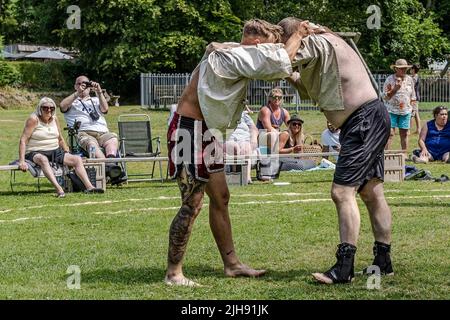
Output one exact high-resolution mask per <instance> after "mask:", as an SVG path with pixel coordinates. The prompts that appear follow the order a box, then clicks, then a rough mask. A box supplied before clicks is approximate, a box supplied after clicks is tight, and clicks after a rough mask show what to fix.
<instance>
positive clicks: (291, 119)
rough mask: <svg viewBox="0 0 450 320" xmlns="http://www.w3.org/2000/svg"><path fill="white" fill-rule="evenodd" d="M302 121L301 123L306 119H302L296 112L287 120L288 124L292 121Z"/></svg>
mask: <svg viewBox="0 0 450 320" xmlns="http://www.w3.org/2000/svg"><path fill="white" fill-rule="evenodd" d="M294 121H295V122H300V123H302V124H303V123H304V122H305V121H303V120H302V119H300V117H299V116H298V115H296V114H294V115H293V116H292V117H291V118H290V119H289V121H288V122H287V124H288V125H289V124H290V123H291V122H294Z"/></svg>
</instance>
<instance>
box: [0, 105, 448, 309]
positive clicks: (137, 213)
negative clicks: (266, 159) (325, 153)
mask: <svg viewBox="0 0 450 320" xmlns="http://www.w3.org/2000/svg"><path fill="white" fill-rule="evenodd" d="M30 112H31V110H26V111H23V110H22V111H19V110H14V111H0V164H1V165H4V164H7V163H9V162H10V161H12V160H14V159H17V157H18V141H19V137H20V134H21V132H22V129H23V125H24V121H25V119H26V117H27V116H28V114H29V113H30ZM120 113H148V114H150V116H151V119H152V126H153V133H154V135H159V136H161V137H162V142H163V143H162V144H163V150H164V151H163V153H164V154H165V153H166V151H165V150H166V147H165V142H166V139H165V133H166V126H167V124H166V119H167V116H168V114H167V111H145V110H142V109H141V108H140V107H138V106H129V107H120V108H112V109H111V112H110V113H109V114H108V117H107V118H108V119H107V120H108V122H109V124H110V129H112V130H113V131H116V132H117V117H118V115H119V114H120ZM59 116H61V115H60V114H59ZM301 116H302V118H304V119H305V129H306V131H307V132H309V133H315V134H316V135H315V136H316V137H317V138H319V136H318V135H317V134H318V133H320V132H321V131H322V130H323V129H324V128H325V119H324V117H323V115H321V114H320V113H319V112H314V111H309V112H302V113H301ZM422 118H423V120H424V121H425V120H428V119H430V115H429V114H422ZM61 120H62V123H64V120H63V119H62V117H61ZM411 140H412V141H411V149H412V148H413V147H415V145H416V140H417V135H412V136H411ZM398 146H399V141H398V136H397V137H396V141H395V148H398ZM419 167H421V168H425V167H426V168H427V169H429V170H430V171H431V172H432V174H433V175H434V176H440V175H441V174H447V175H448V174H450V165H445V164H441V163H437V164H430V165H427V166H424V165H422V166H419ZM146 169H148V164H147V165H146V164H135V165H134V167H133V166H132V167H131V170H134V171H138V170H139V171H142V170H146ZM253 175H254V174H253ZM332 177H333V172H332V171H321V172H305V173H284V172H283V173H282V174H281V176H280V179H279V181H285V182H290V184H289V185H283V186H277V185H273V184H267V183H261V182H255V183H254V184H252V185H249V186H245V187H238V186H232V187H231V188H230V190H231V200H230V214H231V219H232V226H233V235H234V241H235V245H236V248H237V252H238V254H239V256H240V258H241V260H242V261H243V262H245V263H247V264H249V265H251V266H253V267H256V268H264V269H267V270H268V273H267V275H266V276H265V277H262V278H260V279H247V278H238V279H230V278H226V277H224V275H223V272H222V268H223V266H222V262H221V259H220V256H219V253H218V251H217V248H216V245H215V242H214V239H213V237H212V234H211V232H210V228H209V223H208V200H207V199H206V201H205V205H204V209H203V211H202V212H201V214H200V216H199V218H198V219H197V221H196V224H195V226H194V230H193V232H192V236H191V239H190V242H189V245H188V251H187V255H186V257H185V268H184V270H185V274H186V275H187V276H189V277H192V278H193V279H194V280H196V281H198V282H199V283H201V284H202V285H203V287H201V288H180V287H169V286H166V285H165V284H164V283H163V281H162V280H163V277H164V272H165V268H166V259H167V246H168V229H169V226H170V223H171V221H172V219H173V217H174V215H175V213H176V211H177V208H178V206H179V204H180V201H179V191H178V188H177V185H176V183H174V182H164V183H160V182H152V183H130V184H128V185H124V186H122V187H118V188H117V187H113V188H108V190H107V192H106V193H105V194H103V195H85V194H77V193H72V194H68V195H67V197H66V198H65V199H56V198H54V197H53V193H54V191H53V189H52V187H51V186H50V184H48V183H47V182H44V185H43V188H42V191H41V192H39V193H38V192H37V190H36V181H35V179H33V178H32V177H31V175H30V174H28V173H19V174H18V179H17V180H18V181H17V183H16V184H15V186H14V187H15V188H14V189H15V191H16V192H14V193H11V191H10V187H9V172H5V171H3V172H0V298H1V299H275V300H279V299H449V298H450V282H449V280H448V273H449V270H450V269H449V268H450V251H449V247H450V240H449V239H450V237H449V234H450V182H447V183H438V182H411V181H407V182H403V183H387V184H386V185H385V188H386V196H387V199H388V202H389V204H390V206H391V209H392V213H393V246H392V256H393V262H394V268H395V272H396V275H395V276H394V277H389V278H382V280H381V288H380V289H379V290H376V289H375V290H369V289H367V278H366V277H363V276H357V278H356V280H355V281H354V282H353V283H352V284H350V285H338V286H331V287H330V286H321V285H317V284H315V283H314V282H313V281H312V280H311V276H310V274H311V273H312V272H315V271H325V270H326V269H327V268H328V267H330V266H331V265H332V264H333V263H334V262H335V258H334V253H335V247H336V245H337V244H338V242H339V238H338V225H337V215H336V212H335V208H334V205H333V203H332V201H331V199H330V195H329V190H330V186H331V181H332ZM358 202H359V204H360V205H361V206H360V208H361V217H362V221H361V233H360V241H359V244H358V251H357V256H356V269H357V270H361V269H362V268H363V267H365V266H367V265H369V264H370V263H371V261H372V243H373V238H372V235H371V228H370V223H369V219H368V214H367V211H366V210H365V209H364V208H363V206H362V202H361V201H360V200H358ZM69 266H78V267H79V269H80V271H81V282H80V289H79V290H77V289H69V288H68V287H67V282H68V278H69V277H70V276H71V275H72V273H73V272H72V273H69V274H67V273H66V271H67V269H68V267H69ZM70 279H71V278H70ZM70 279H69V283H72V282H71V281H70Z"/></svg>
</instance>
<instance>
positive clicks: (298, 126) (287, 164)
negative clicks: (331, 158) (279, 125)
mask: <svg viewBox="0 0 450 320" xmlns="http://www.w3.org/2000/svg"><path fill="white" fill-rule="evenodd" d="M287 123H288V129H287V130H285V131H283V132H281V133H280V141H279V150H278V152H279V153H280V154H289V153H301V152H303V144H304V141H305V135H304V134H303V123H304V121H303V120H302V119H300V118H299V117H298V116H297V115H296V114H294V115H293V116H292V118H290V119H289V121H288V122H287ZM280 163H281V167H280V171H290V170H307V169H311V168H313V167H315V166H316V163H315V161H313V160H310V159H305V158H282V159H281V161H280Z"/></svg>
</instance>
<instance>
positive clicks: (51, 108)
mask: <svg viewBox="0 0 450 320" xmlns="http://www.w3.org/2000/svg"><path fill="white" fill-rule="evenodd" d="M41 109H42V110H44V111H55V107H47V106H42V107H41Z"/></svg>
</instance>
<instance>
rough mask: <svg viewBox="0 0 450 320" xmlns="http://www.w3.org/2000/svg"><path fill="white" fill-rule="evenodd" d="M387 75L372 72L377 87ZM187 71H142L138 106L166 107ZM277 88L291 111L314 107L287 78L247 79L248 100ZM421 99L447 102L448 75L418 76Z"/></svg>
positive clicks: (255, 103)
mask: <svg viewBox="0 0 450 320" xmlns="http://www.w3.org/2000/svg"><path fill="white" fill-rule="evenodd" d="M388 76H389V74H375V75H374V79H375V81H376V83H377V84H378V88H379V90H382V89H383V84H384V82H385V81H386V78H387V77H388ZM189 79H190V74H189V73H173V74H162V73H142V74H141V106H143V107H148V108H155V109H158V108H167V106H169V105H171V104H176V103H177V102H178V100H179V98H180V97H181V94H182V93H183V90H184V88H185V87H186V85H187V84H188V83H189ZM274 87H280V88H282V89H283V91H284V94H285V99H284V105H285V107H287V108H288V109H290V110H293V109H295V110H296V111H299V110H317V109H318V108H317V107H315V106H314V104H313V102H312V101H310V100H300V96H299V95H298V93H297V90H295V89H294V88H293V87H292V86H291V85H290V84H289V83H288V82H287V81H286V80H280V81H274V82H267V81H262V80H252V81H250V82H249V86H248V89H247V90H248V91H247V99H248V101H249V105H250V106H252V107H253V108H254V109H259V107H260V106H262V105H264V104H266V103H267V98H268V96H269V93H270V90H271V89H272V88H274ZM420 96H421V99H420V101H421V102H450V79H449V78H448V77H438V76H430V77H422V78H420Z"/></svg>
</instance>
